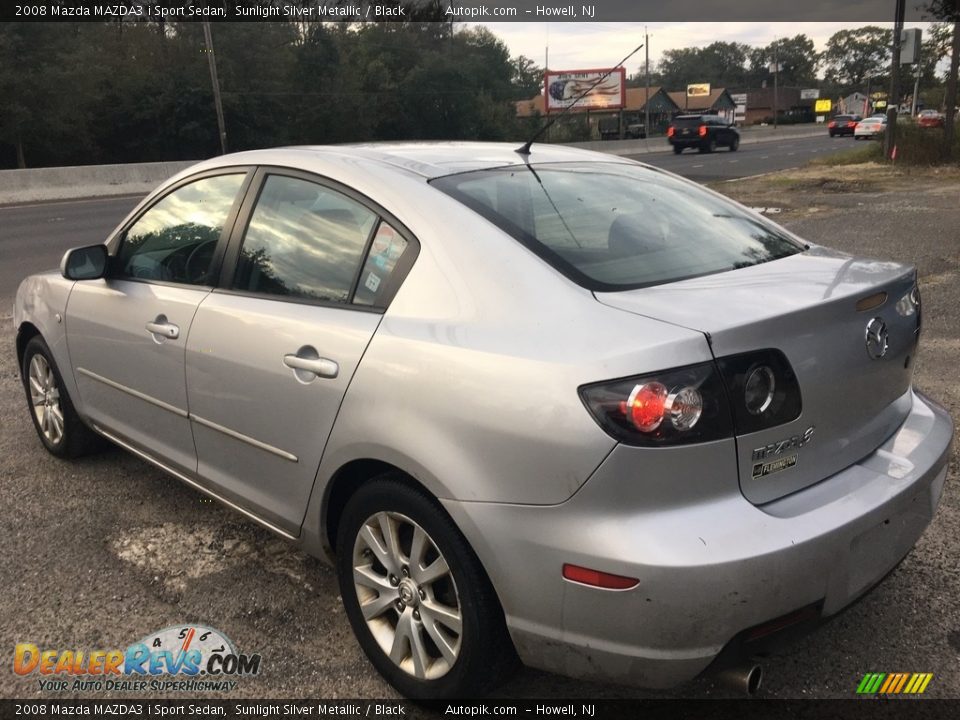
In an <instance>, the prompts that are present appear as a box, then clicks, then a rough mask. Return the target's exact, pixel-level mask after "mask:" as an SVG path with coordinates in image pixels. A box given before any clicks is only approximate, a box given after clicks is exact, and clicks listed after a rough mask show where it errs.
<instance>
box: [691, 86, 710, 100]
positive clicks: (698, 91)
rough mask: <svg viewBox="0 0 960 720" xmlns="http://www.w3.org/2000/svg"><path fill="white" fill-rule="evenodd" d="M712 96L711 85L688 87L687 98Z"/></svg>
mask: <svg viewBox="0 0 960 720" xmlns="http://www.w3.org/2000/svg"><path fill="white" fill-rule="evenodd" d="M709 94H710V83H697V84H695V85H687V97H705V96H706V95H709Z"/></svg>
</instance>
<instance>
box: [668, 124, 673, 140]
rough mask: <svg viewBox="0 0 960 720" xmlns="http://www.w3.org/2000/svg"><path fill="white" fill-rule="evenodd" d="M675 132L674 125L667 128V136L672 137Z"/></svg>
mask: <svg viewBox="0 0 960 720" xmlns="http://www.w3.org/2000/svg"><path fill="white" fill-rule="evenodd" d="M673 133H674V129H673V125H671V126H670V127H668V128H667V137H668V138H672V137H673Z"/></svg>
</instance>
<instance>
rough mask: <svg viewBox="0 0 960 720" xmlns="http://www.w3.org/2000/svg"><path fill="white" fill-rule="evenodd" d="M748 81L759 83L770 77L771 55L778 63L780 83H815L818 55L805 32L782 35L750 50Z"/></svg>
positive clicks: (757, 84) (772, 59)
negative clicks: (784, 36)
mask: <svg viewBox="0 0 960 720" xmlns="http://www.w3.org/2000/svg"><path fill="white" fill-rule="evenodd" d="M749 57H750V72H749V76H748V77H749V84H750V85H752V86H759V85H762V84H763V82H764V81H768V80H770V78H772V73H771V72H770V66H771V65H772V64H773V61H774V57H776V59H777V62H778V63H779V65H780V84H781V85H783V86H784V87H787V86H793V87H797V86H809V85H814V84H816V82H817V67H818V65H819V64H820V55H819V53H817V51H816V47H815V46H814V44H813V40H811V39H810V38H808V37H807V36H806V35H804V34H800V35H794V36H793V37H789V38H781V39H779V40H775V41H774V42H772V43H770V44H769V45H766V46H764V47H758V48H753V49H751V50H750V53H749Z"/></svg>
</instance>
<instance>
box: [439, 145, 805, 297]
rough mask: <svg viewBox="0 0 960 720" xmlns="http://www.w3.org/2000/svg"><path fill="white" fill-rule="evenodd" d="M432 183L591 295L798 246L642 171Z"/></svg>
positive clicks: (614, 167)
mask: <svg viewBox="0 0 960 720" xmlns="http://www.w3.org/2000/svg"><path fill="white" fill-rule="evenodd" d="M432 184H433V186H434V187H436V188H438V189H439V190H442V191H443V192H445V193H447V194H448V195H450V196H452V197H454V198H456V199H457V200H459V201H460V202H462V203H463V204H465V205H467V206H468V207H470V208H471V209H473V210H475V211H476V212H477V213H479V214H480V215H482V216H483V217H485V218H487V219H488V220H490V221H491V222H493V223H494V224H495V225H497V226H498V227H500V228H501V229H503V230H504V231H506V232H507V233H509V234H510V235H512V236H513V237H514V238H516V239H517V240H518V241H520V242H521V243H523V244H524V245H525V246H527V247H528V248H529V249H531V250H532V251H533V252H535V253H536V254H537V255H539V256H540V257H542V258H543V259H544V260H546V261H547V262H549V263H550V264H551V265H553V266H554V267H555V268H557V269H558V270H559V271H560V272H562V273H564V274H565V275H566V276H567V277H569V278H571V279H572V280H574V281H575V282H577V283H579V284H580V285H582V286H584V287H587V288H589V289H591V290H606V291H610V290H626V289H631V288H638V287H645V286H648V285H658V284H661V283H667V282H673V281H676V280H682V279H685V278H690V277H695V276H698V275H707V274H710V273H717V272H723V271H726V270H733V269H736V268H742V267H747V266H750V265H757V264H759V263H764V262H768V261H770V260H776V259H778V258H782V257H786V256H788V255H793V254H795V253H797V252H801V251H802V250H803V249H804V247H803V246H802V245H800V244H799V243H797V242H795V241H793V240H791V239H790V238H789V237H788V236H787V235H786V234H785V233H784V232H783V231H782V230H781V229H779V228H778V227H777V226H775V225H773V224H772V223H768V222H766V221H764V220H762V219H759V218H756V217H754V216H753V215H751V214H748V213H747V212H745V211H744V210H743V209H742V208H740V207H739V206H737V205H735V204H733V203H731V202H729V201H727V200H724V199H722V198H719V197H716V196H714V195H713V194H711V193H708V192H706V191H705V190H703V189H701V188H700V187H698V186H697V185H695V184H693V183H690V182H687V181H685V180H681V179H679V178H674V177H671V176H669V175H665V174H663V173H661V172H658V171H656V170H654V169H651V168H646V167H644V166H642V165H633V164H626V163H598V162H589V163H557V164H549V165H530V166H522V167H510V168H500V169H494V170H480V171H475V172H468V173H463V174H459V175H450V176H447V177H442V178H437V179H435V180H433V181H432Z"/></svg>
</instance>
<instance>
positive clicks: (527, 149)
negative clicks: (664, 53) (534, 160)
mask: <svg viewBox="0 0 960 720" xmlns="http://www.w3.org/2000/svg"><path fill="white" fill-rule="evenodd" d="M642 47H643V43H640V44H639V45H637V47H635V48H634V49H633V52H631V53H630V54H629V55H627V56H626V57H625V58H624V59H623V60H621V61H620V62H618V63H617V64H616V65H614V66H613V67H612V68H610V69H609V70H607V71H606V72H605V73H604V74H603V75H601V76H600V77H599V78H597V80H596V82H594V83H593V85H591V86H590V87H588V88H587V89H586V90H584V91H583V92H582V93H580V94H579V95H578V96H577V97H576V98H575V99H574V101H573V102H572V103H570V104H569V105H567V106H566V107H565V108H564V109H563V110H561V111H560V112H559V113H557V114H556V115H554V116H553V118H551V119H550V120H548V121H547V123H546V124H545V125H543V127H541V128H540V129H539V130H537V132H535V133H534V135H533V137H532V138H530V139H529V140H527V142H525V143H524V144H523V145H522V146H521V147H518V148H517V149H516V150H514V152H516V153H520V154H521V155H529V154H530V146H531V145H533V144H534V143H535V142H536V141H537V138H538V137H540V136H541V135H543V134H544V133H545V132H546V131H547V129H548V128H549V127H550V126H551V125H553V124H554V123H555V122H556V121H557V120H559V119H560V118H562V117H563V116H564V115H566V114H567V113H568V112H569V111H570V109H571V108H573V106H574V105H576V104H577V103H578V102H580V101H581V100H583V98H585V97H586V96H587V95H589V94H590V92H591V91H592V90H593V89H594V88H595V87H596V86H597V85H599V84H600V83H602V82H603V81H604V80H606V79H607V78H608V77H609V76H610V73H612V72H613V71H614V70H616V69H617V68H618V67H620V66H621V65H623V64H624V63H625V62H626V61H627V60H629V59H630V58H632V57H633V56H634V55H636V54H637V53H638V52H640V49H641V48H642ZM548 92H549V91H548ZM648 100H649V98H648ZM544 101H546V98H544Z"/></svg>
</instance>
